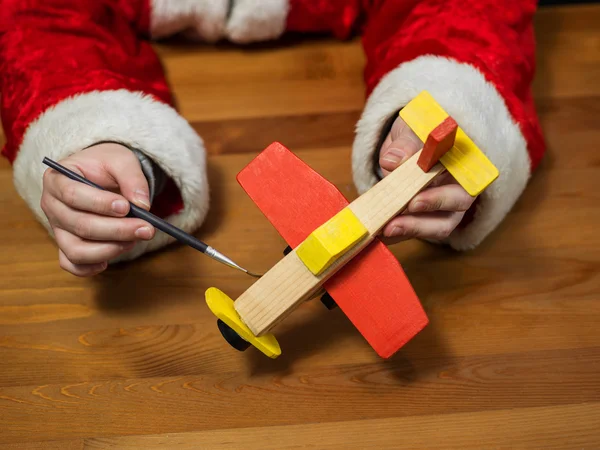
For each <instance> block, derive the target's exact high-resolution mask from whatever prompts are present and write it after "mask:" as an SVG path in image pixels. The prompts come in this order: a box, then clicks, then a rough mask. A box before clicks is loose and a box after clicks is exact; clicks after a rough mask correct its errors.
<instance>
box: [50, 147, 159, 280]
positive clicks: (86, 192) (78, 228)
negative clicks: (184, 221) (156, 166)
mask: <svg viewBox="0 0 600 450" xmlns="http://www.w3.org/2000/svg"><path fill="white" fill-rule="evenodd" d="M60 164H62V165H63V166H65V167H67V168H69V169H71V170H73V171H74V172H76V173H78V174H80V175H82V176H84V177H85V178H87V179H89V180H90V181H93V182H94V183H96V184H98V185H100V186H102V187H103V188H105V189H107V191H101V190H99V189H97V188H93V187H91V186H87V185H85V184H83V183H80V182H79V181H74V180H71V179H70V178H67V177H66V176H64V175H62V174H60V173H58V172H56V171H55V170H52V169H47V170H46V172H45V173H44V183H43V192H42V199H41V207H42V210H43V211H44V213H45V214H46V216H47V217H48V221H49V222H50V225H51V227H52V230H53V232H54V235H55V238H56V242H57V244H58V247H59V252H58V259H59V262H60V266H61V267H62V268H63V269H64V270H66V271H67V272H70V273H72V274H74V275H76V276H80V277H85V276H92V275H96V274H98V273H100V272H102V271H104V270H105V269H106V267H107V266H108V261H109V260H111V259H113V258H115V257H117V256H119V255H121V254H122V253H125V252H127V251H129V250H131V249H132V248H133V247H134V245H135V243H136V241H140V240H150V239H152V238H153V237H154V233H155V229H154V227H152V225H150V224H149V223H148V222H145V221H144V220H141V219H137V218H128V217H125V216H126V215H127V214H128V213H129V202H132V203H134V204H135V205H137V206H139V207H141V208H144V209H145V210H149V209H150V200H149V188H148V182H147V181H146V177H145V176H144V173H143V172H142V168H141V165H140V162H139V160H138V158H137V157H136V156H135V154H134V153H133V152H132V151H131V150H129V149H128V148H127V147H124V146H122V145H119V144H98V145H96V146H93V147H90V148H88V149H85V150H82V151H80V152H78V153H76V154H74V155H72V156H70V157H68V158H66V159H64V160H62V161H60ZM112 191H120V193H121V195H119V194H117V193H115V192H112Z"/></svg>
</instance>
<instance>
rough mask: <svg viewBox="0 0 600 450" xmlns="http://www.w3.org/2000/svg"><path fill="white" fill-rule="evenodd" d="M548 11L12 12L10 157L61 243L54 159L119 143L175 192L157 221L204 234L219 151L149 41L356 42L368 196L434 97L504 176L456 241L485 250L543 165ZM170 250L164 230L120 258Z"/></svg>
mask: <svg viewBox="0 0 600 450" xmlns="http://www.w3.org/2000/svg"><path fill="white" fill-rule="evenodd" d="M535 9H536V1H535V0H506V1H503V2H498V1H495V0H477V1H465V0H421V1H418V0H395V1H392V0H390V1H386V0H370V1H369V0H0V93H1V94H2V98H1V101H2V105H1V114H2V116H1V117H2V123H3V126H4V129H5V134H6V145H5V147H4V149H3V154H4V155H5V156H6V157H7V158H8V159H9V161H10V162H11V163H12V164H13V167H14V181H15V185H16V187H17V190H18V192H19V194H20V195H21V196H22V197H23V199H24V200H25V201H26V202H27V203H28V205H29V206H30V208H31V209H32V210H33V212H34V213H35V215H36V216H37V218H38V219H39V220H40V221H41V222H42V223H43V224H44V225H45V226H46V227H47V228H48V230H49V231H50V227H49V225H48V222H47V219H46V217H45V215H44V214H43V212H42V210H41V208H40V198H41V193H42V174H43V172H44V170H45V167H44V166H43V165H42V159H43V157H44V156H48V157H50V158H52V159H54V160H61V159H63V158H65V157H67V156H69V155H71V154H73V153H75V152H78V151H80V150H82V149H84V148H86V147H89V146H92V145H94V144H96V143H99V142H106V141H109V142H119V143H122V144H123V145H125V146H127V147H129V148H131V149H132V150H135V151H136V152H137V153H138V154H139V155H140V157H141V159H142V160H145V161H146V162H148V161H151V162H152V164H150V165H148V164H144V167H145V168H146V170H145V172H147V174H149V173H150V172H152V169H149V167H151V166H154V167H155V168H157V169H158V170H159V172H160V173H164V174H165V175H166V179H167V182H166V184H165V186H163V187H161V188H160V189H158V190H157V189H156V187H154V186H153V190H154V191H156V192H155V194H156V195H155V198H154V202H153V211H154V212H156V213H157V214H159V215H160V216H162V217H165V218H167V219H168V221H169V222H171V223H173V224H174V225H176V226H178V227H181V228H183V229H184V230H186V231H188V232H193V231H194V230H196V229H197V228H198V227H199V226H200V225H201V224H202V222H203V221H204V219H205V217H206V214H207V211H208V207H209V195H208V192H209V186H208V183H207V175H206V152H205V149H204V144H203V141H202V139H201V137H200V136H198V135H197V134H196V132H195V131H194V130H193V129H192V127H191V126H190V125H189V124H188V123H187V122H186V120H184V119H183V118H182V117H181V116H180V115H179V114H178V112H177V111H176V109H175V108H174V101H173V98H172V96H171V93H170V91H169V88H168V85H167V82H166V80H165V74H164V73H163V71H162V67H161V64H160V62H159V60H158V58H157V56H156V54H155V53H154V51H153V49H152V47H151V42H150V41H151V39H158V38H163V37H166V36H169V35H172V34H174V33H179V32H185V33H187V34H188V35H193V37H194V38H196V39H201V40H204V41H207V42H215V41H218V40H222V39H224V40H229V41H232V42H235V43H239V44H245V43H250V42H257V41H265V40H273V39H276V38H278V37H280V36H281V35H282V34H284V33H285V32H288V31H295V32H307V33H310V32H320V33H323V32H325V33H330V34H332V35H334V36H336V37H337V38H340V39H345V38H348V37H349V36H351V35H352V34H354V33H357V32H358V33H361V34H362V37H363V44H364V50H365V53H366V56H367V66H366V69H365V80H366V85H367V92H366V95H367V102H366V105H365V108H364V111H363V113H362V117H361V118H360V121H359V122H358V124H357V128H356V138H355V142H354V146H353V152H352V165H353V173H354V181H355V183H356V187H357V189H358V190H359V192H361V193H362V192H364V191H366V190H367V189H368V188H369V187H371V186H372V185H373V184H374V183H376V182H377V181H378V177H377V167H376V161H377V157H376V156H377V152H378V151H379V148H378V143H379V142H380V140H381V136H382V133H385V131H386V130H385V126H386V124H387V123H389V121H390V118H391V117H394V116H396V114H397V112H398V111H399V110H400V109H401V108H402V107H403V106H404V105H406V104H407V103H408V102H409V101H410V100H411V99H412V98H413V97H415V96H416V95H417V94H418V93H419V92H421V91H423V90H427V91H429V92H430V93H431V94H432V95H433V96H434V98H435V99H436V100H437V102H438V103H440V105H441V106H442V107H443V108H444V109H445V110H446V111H447V112H448V113H449V114H450V115H451V116H452V117H454V118H455V119H456V121H457V122H458V124H459V125H460V126H461V128H463V129H464V130H465V132H466V133H467V134H468V135H469V136H470V137H471V138H472V139H473V140H474V141H475V143H476V144H477V145H478V146H479V147H480V148H481V149H482V150H483V151H484V152H485V153H486V154H487V156H488V157H489V158H490V160H491V161H492V162H493V163H494V165H496V167H497V168H498V169H499V171H500V176H499V178H498V179H497V180H496V181H495V182H494V183H493V184H492V185H491V186H490V187H488V189H487V190H486V191H485V192H484V193H483V194H482V195H481V196H480V198H479V199H478V202H477V205H476V210H475V211H474V214H473V215H472V218H471V219H470V221H469V222H468V223H467V224H466V225H465V226H462V227H460V228H458V229H456V230H455V231H454V232H453V233H452V234H451V236H450V237H449V238H448V239H447V242H448V244H449V245H451V246H452V247H453V248H455V249H459V250H462V249H469V248H473V247H475V246H476V245H477V244H479V243H480V242H481V241H482V240H483V239H484V238H485V237H486V236H487V235H488V234H489V233H490V232H492V231H493V230H494V228H495V227H496V226H497V225H498V224H499V223H500V222H501V221H502V219H503V218H504V217H505V215H506V214H507V213H508V212H509V210H510V209H511V207H512V206H513V205H514V203H515V201H516V200H517V199H518V198H519V196H520V194H521V193H522V192H523V190H524V188H525V186H526V184H527V181H528V179H529V176H530V174H531V172H532V170H534V169H535V167H536V166H537V165H538V163H539V162H540V159H541V157H542V155H543V152H544V142H543V138H542V133H541V130H540V126H539V123H538V119H537V116H536V113H535V108H534V103H533V99H532V95H531V91H530V87H531V82H532V78H533V75H534V70H535V63H534V45H535V43H534V33H533V26H532V18H533V15H534V13H535ZM148 176H149V177H150V178H152V176H151V174H150V175H148ZM167 242H170V238H169V237H168V236H166V235H165V234H163V233H157V235H156V236H155V238H154V239H153V240H151V241H149V242H140V243H138V244H137V246H136V247H135V248H134V249H133V250H132V251H131V252H129V253H128V254H126V255H125V256H124V257H123V258H124V259H131V258H134V257H137V256H139V255H140V254H142V253H145V252H148V251H152V250H155V249H158V248H160V247H162V246H164V245H165V244H166V243H167ZM123 258H122V259H123Z"/></svg>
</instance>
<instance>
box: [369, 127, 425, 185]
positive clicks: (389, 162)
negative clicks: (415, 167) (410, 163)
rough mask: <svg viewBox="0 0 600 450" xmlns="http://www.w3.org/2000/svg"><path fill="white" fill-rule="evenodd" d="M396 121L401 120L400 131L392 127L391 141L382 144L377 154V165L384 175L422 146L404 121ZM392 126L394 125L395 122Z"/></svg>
mask: <svg viewBox="0 0 600 450" xmlns="http://www.w3.org/2000/svg"><path fill="white" fill-rule="evenodd" d="M396 122H397V123H398V122H401V124H400V125H399V130H400V131H394V128H392V133H391V136H392V138H391V141H390V142H389V144H387V145H384V146H382V148H381V152H380V154H379V165H380V166H381V169H382V170H383V173H384V175H388V174H389V173H390V172H392V171H394V170H396V169H397V168H398V167H399V166H400V165H401V164H402V163H403V162H405V161H406V160H407V159H408V158H410V157H411V156H413V155H414V154H415V153H417V152H418V151H419V150H420V149H421V148H422V147H423V144H422V143H421V141H420V140H419V138H418V137H417V135H416V134H415V133H414V132H413V131H412V130H411V129H410V128H409V127H408V126H407V125H406V124H405V123H404V121H402V120H396ZM402 124H404V125H402ZM394 127H396V123H395V124H394Z"/></svg>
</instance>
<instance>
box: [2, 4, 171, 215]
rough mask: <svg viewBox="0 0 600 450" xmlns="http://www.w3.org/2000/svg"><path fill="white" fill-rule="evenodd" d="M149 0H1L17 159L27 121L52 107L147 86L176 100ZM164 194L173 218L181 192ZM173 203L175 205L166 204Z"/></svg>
mask: <svg viewBox="0 0 600 450" xmlns="http://www.w3.org/2000/svg"><path fill="white" fill-rule="evenodd" d="M149 26H150V9H149V3H148V2H147V1H146V0H2V1H0V92H1V93H2V100H1V101H2V104H1V114H2V116H1V117H2V124H3V127H4V130H5V134H6V145H5V146H4V148H3V149H2V153H3V155H4V156H6V157H7V158H8V160H9V161H11V162H13V161H14V159H15V158H16V156H17V152H18V149H19V146H20V145H21V142H22V139H23V136H24V134H25V132H26V130H27V127H28V126H29V125H30V124H31V123H32V122H33V121H34V120H35V119H36V118H37V117H39V115H40V114H42V113H43V112H44V111H45V110H47V109H48V108H49V107H51V106H53V105H56V104H57V103H59V102H61V101H62V100H65V99H67V98H69V97H71V96H74V95H77V94H82V93H86V92H91V91H104V90H116V89H127V90H130V91H141V92H144V93H146V94H148V95H151V96H153V97H154V98H155V99H156V100H158V101H162V102H164V103H167V104H171V105H172V104H173V98H172V96H171V93H170V90H169V87H168V85H167V82H166V79H165V76H164V73H163V69H162V66H161V63H160V61H159V59H158V57H157V55H156V54H155V52H154V50H153V49H152V47H151V45H150V43H149V41H148V40H147V39H144V38H146V37H148V34H149ZM168 192H169V200H165V199H164V198H162V199H157V205H160V208H159V209H160V213H161V215H163V216H165V215H168V214H171V213H174V212H177V211H178V210H179V209H181V198H180V196H179V193H178V192H177V190H173V189H169V190H168ZM165 204H169V205H171V206H170V207H166V206H165Z"/></svg>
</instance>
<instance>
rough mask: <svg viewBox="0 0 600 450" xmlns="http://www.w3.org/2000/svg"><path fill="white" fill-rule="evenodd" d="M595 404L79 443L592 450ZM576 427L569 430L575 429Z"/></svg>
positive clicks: (91, 449) (94, 446)
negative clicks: (573, 449) (580, 449)
mask: <svg viewBox="0 0 600 450" xmlns="http://www.w3.org/2000/svg"><path fill="white" fill-rule="evenodd" d="M599 416H600V404H598V403H589V404H582V405H566V406H554V407H543V408H522V409H516V410H502V411H487V412H476V413H462V414H444V415H437V416H429V415H428V416H417V417H405V418H390V419H372V420H357V421H348V422H328V423H311V424H305V425H288V426H279V427H264V428H255V427H252V428H242V429H227V430H214V431H202V432H196V433H171V434H168V435H152V436H130V437H114V438H110V437H108V438H97V439H86V440H85V449H86V450H105V449H113V448H118V449H122V450H129V449H138V448H144V449H147V450H152V449H161V450H163V449H164V450H169V449H177V450H186V449H189V450H192V449H194V450H195V449H197V448H199V447H204V448H211V449H215V450H217V449H230V448H232V446H233V447H236V446H240V447H243V448H245V449H248V450H253V449H257V450H258V449H260V450H279V449H282V448H312V447H314V448H320V449H338V448H340V447H341V446H343V447H344V448H345V449H348V450H351V449H365V448H377V449H382V450H383V449H390V450H392V449H394V450H395V449H405V448H406V449H414V448H428V449H444V450H451V449H457V450H468V449H473V450H480V449H482V448H494V449H514V448H545V449H572V448H594V447H595V446H596V445H597V444H598V442H599V441H600V427H598V417H599ZM575 424H576V425H575Z"/></svg>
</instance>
